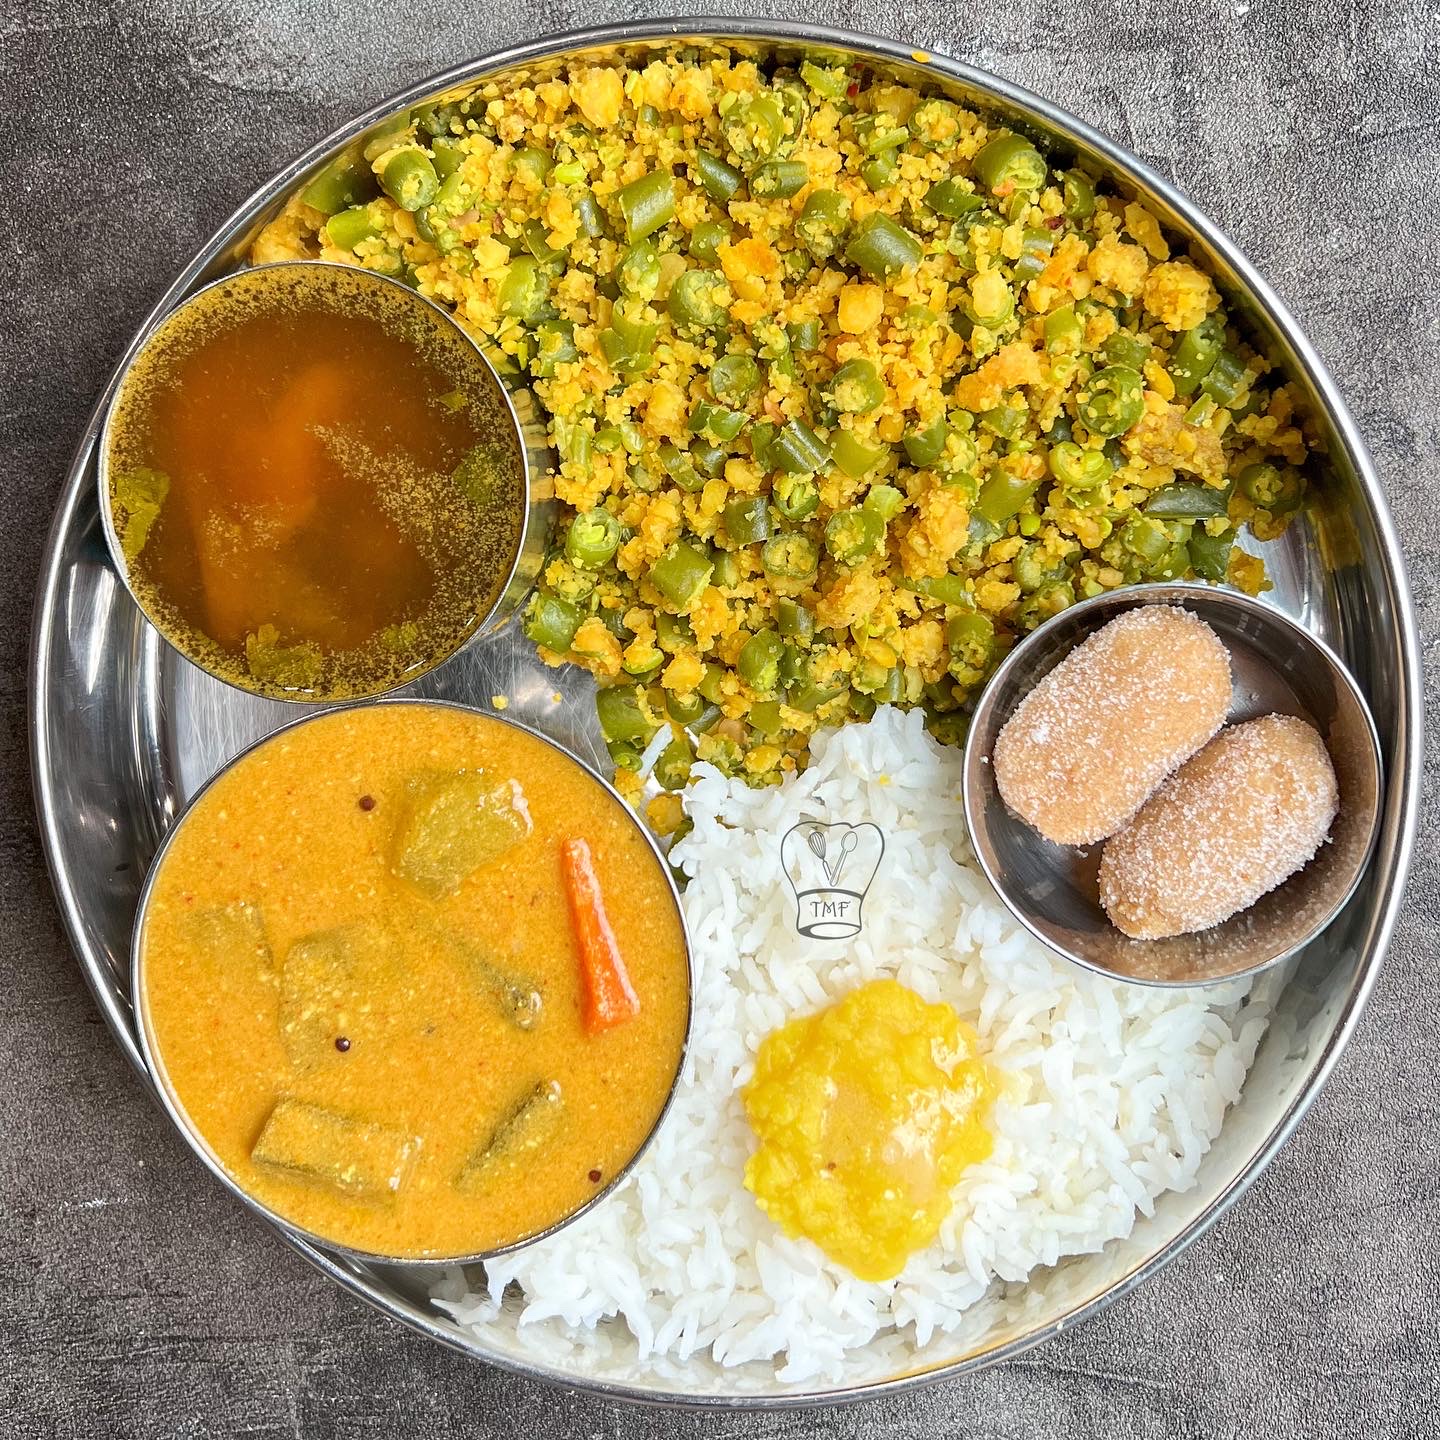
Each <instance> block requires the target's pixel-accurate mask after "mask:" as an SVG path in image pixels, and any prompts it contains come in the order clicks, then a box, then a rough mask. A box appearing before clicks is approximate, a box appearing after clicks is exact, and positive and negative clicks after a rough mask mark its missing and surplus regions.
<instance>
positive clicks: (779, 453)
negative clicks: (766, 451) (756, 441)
mask: <svg viewBox="0 0 1440 1440" xmlns="http://www.w3.org/2000/svg"><path fill="white" fill-rule="evenodd" d="M769 458H770V463H771V464H772V465H775V466H776V467H778V468H779V469H781V470H784V471H786V472H787V473H789V474H791V475H800V474H807V473H810V472H812V471H815V470H819V469H822V468H823V467H824V466H825V465H827V464H828V463H829V462H830V451H829V449H828V448H827V447H826V445H825V443H824V441H822V440H821V439H820V437H819V436H818V435H816V433H815V432H814V431H813V430H812V429H811V428H810V427H809V426H808V425H807V424H805V422H804V421H803V420H787V421H786V422H785V424H784V425H782V426H781V427H780V433H779V434H778V435H776V437H775V439H774V441H773V442H772V443H771V445H770V457H769Z"/></svg>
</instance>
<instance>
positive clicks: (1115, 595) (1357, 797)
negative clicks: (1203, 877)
mask: <svg viewBox="0 0 1440 1440" xmlns="http://www.w3.org/2000/svg"><path fill="white" fill-rule="evenodd" d="M1141 605H1179V606H1181V607H1182V608H1184V609H1185V610H1188V611H1189V612H1190V613H1191V614H1192V615H1196V616H1198V617H1199V618H1200V619H1201V620H1204V621H1205V622H1206V624H1208V625H1209V626H1210V627H1211V628H1212V629H1213V630H1214V631H1215V632H1216V634H1218V635H1219V637H1220V639H1221V641H1222V642H1223V643H1224V645H1225V648H1226V649H1227V650H1228V651H1229V652H1230V668H1231V673H1232V676H1233V686H1234V688H1233V691H1232V695H1231V702H1230V714H1229V722H1230V723H1231V724H1234V723H1237V722H1239V721H1242V720H1252V719H1255V718H1256V717H1257V716H1260V715H1270V714H1277V713H1278V714H1284V715H1298V716H1299V717H1300V718H1301V719H1303V720H1308V721H1309V722H1310V723H1311V724H1312V725H1314V726H1315V728H1316V729H1317V730H1318V731H1319V732H1320V734H1321V735H1322V736H1323V737H1324V739H1325V743H1326V746H1327V748H1328V749H1329V751H1330V758H1331V761H1332V762H1333V764H1334V766H1335V776H1336V780H1337V781H1338V783H1339V788H1340V812H1339V815H1338V816H1337V817H1336V820H1335V824H1334V826H1333V828H1332V830H1331V833H1330V840H1329V843H1328V844H1326V845H1325V846H1324V847H1322V849H1321V851H1320V853H1319V855H1317V856H1316V857H1315V859H1314V860H1312V861H1311V862H1310V864H1309V865H1307V866H1306V867H1305V868H1304V869H1303V870H1301V871H1299V872H1298V873H1297V874H1295V875H1292V876H1291V877H1290V879H1289V880H1287V881H1285V883H1284V884H1283V885H1280V886H1278V887H1277V888H1276V889H1274V890H1272V891H1270V892H1269V893H1268V894H1266V895H1263V896H1261V898H1260V899H1259V900H1257V901H1256V902H1255V904H1254V905H1252V906H1251V907H1250V908H1249V909H1248V910H1243V911H1241V912H1240V914H1238V915H1234V916H1232V917H1231V918H1230V919H1229V920H1226V921H1225V922H1224V923H1223V924H1220V925H1216V926H1214V927H1213V928H1211V929H1209V930H1202V931H1197V932H1195V933H1193V934H1189V935H1177V936H1174V937H1172V938H1170V939H1165V940H1131V939H1129V938H1128V937H1127V936H1125V935H1122V934H1121V933H1120V931H1118V930H1117V929H1116V928H1115V927H1114V926H1113V925H1112V924H1111V923H1110V921H1109V919H1108V918H1107V917H1106V915H1105V912H1104V910H1103V909H1101V906H1100V901H1099V898H1098V889H1097V881H1096V876H1097V872H1098V870H1099V866H1100V852H1101V850H1102V848H1103V845H1102V844H1095V845H1090V846H1084V847H1073V846H1065V845H1056V844H1054V843H1053V842H1052V841H1049V840H1046V839H1045V838H1044V836H1042V835H1041V834H1039V832H1038V831H1036V830H1033V829H1031V827H1030V826H1029V825H1027V824H1026V823H1025V822H1024V821H1023V820H1021V819H1019V818H1018V817H1017V816H1015V815H1013V814H1012V813H1011V812H1010V810H1009V809H1008V808H1007V807H1006V805H1005V802H1004V801H1003V800H1002V799H1001V797H1000V791H999V788H998V787H997V785H996V783H995V771H994V766H993V765H992V764H991V756H992V755H993V754H994V750H995V740H996V737H997V736H998V735H999V733H1000V730H1001V728H1002V727H1003V726H1004V724H1005V722H1006V721H1007V720H1008V719H1009V718H1010V716H1011V715H1012V714H1013V713H1014V711H1015V707H1016V706H1017V705H1018V704H1019V703H1020V701H1021V700H1022V699H1023V698H1024V697H1025V696H1026V695H1027V694H1028V693H1029V692H1030V691H1031V690H1032V689H1034V687H1035V686H1036V685H1037V684H1038V683H1039V682H1040V680H1042V679H1043V678H1044V677H1045V676H1046V675H1047V674H1048V673H1049V672H1050V671H1051V670H1053V669H1054V668H1055V666H1056V665H1058V664H1059V663H1060V661H1061V660H1063V659H1064V658H1065V656H1066V655H1068V654H1069V653H1070V651H1071V650H1073V649H1074V648H1075V646H1076V645H1078V644H1079V643H1080V642H1081V641H1082V640H1084V639H1085V638H1086V637H1087V636H1089V635H1091V634H1093V633H1094V632H1095V631H1096V630H1098V629H1100V627H1101V626H1102V625H1104V624H1106V623H1107V622H1108V621H1110V620H1113V619H1114V618H1115V617H1116V616H1117V615H1121V614H1123V613H1124V612H1125V611H1127V610H1133V609H1135V608H1136V607H1137V606H1141ZM1095 759H1096V763H1097V764H1100V765H1103V764H1104V763H1105V756H1104V755H1097V756H1096V757H1095ZM1380 781H1381V759H1380V741H1379V738H1378V737H1377V735H1376V733H1375V722H1374V720H1373V719H1372V718H1371V715H1370V709H1369V707H1368V706H1367V705H1366V703H1365V700H1364V697H1363V696H1362V695H1361V693H1360V689H1359V687H1358V686H1357V685H1356V683H1355V681H1354V680H1353V679H1352V678H1351V676H1350V672H1349V671H1348V670H1346V668H1345V667H1344V665H1342V664H1341V663H1340V660H1339V658H1338V657H1337V656H1336V654H1335V652H1334V651H1333V650H1331V649H1330V648H1329V646H1327V645H1325V644H1324V643H1323V642H1322V641H1320V640H1318V639H1316V637H1315V636H1314V635H1312V634H1311V633H1310V632H1309V631H1308V630H1306V629H1305V628H1304V627H1303V626H1301V625H1300V624H1298V623H1297V622H1296V621H1294V620H1292V619H1290V617H1289V616H1287V615H1285V614H1283V613H1281V612H1280V611H1279V610H1277V609H1275V608H1274V607H1273V606H1271V605H1267V604H1265V603H1264V602H1263V601H1261V600H1254V599H1251V598H1250V596H1248V595H1245V594H1242V593H1241V592H1239V591H1237V590H1228V589H1216V588H1212V587H1210V586H1207V585H1201V584H1175V585H1138V586H1135V587H1133V588H1131V589H1127V590H1118V591H1112V592H1109V593H1107V594H1104V595H1097V596H1095V598H1094V599H1092V600H1086V601H1083V602H1082V603H1080V604H1079V605H1073V606H1071V607H1070V608H1069V609H1068V610H1063V611H1061V613H1060V614H1059V615H1056V616H1055V617H1054V618H1053V619H1051V620H1048V621H1047V622H1046V623H1045V624H1044V625H1042V626H1040V628H1039V629H1037V630H1036V631H1034V633H1033V634H1031V635H1028V636H1026V638H1025V639H1024V640H1022V641H1021V642H1020V643H1019V644H1018V645H1017V646H1016V647H1015V648H1014V650H1012V651H1011V652H1010V654H1009V655H1008V656H1007V657H1006V659H1005V661H1004V663H1003V664H1002V665H1001V666H1000V668H999V669H998V670H997V671H996V672H995V675H994V676H993V678H992V679H991V681H990V683H989V685H988V686H987V687H986V689H985V691H984V693H983V694H982V695H981V697H980V702H979V704H978V706H977V707H976V711H975V716H974V720H973V721H972V723H971V728H970V734H969V738H968V740H967V741H966V745H965V768H964V786H965V820H966V824H967V825H968V827H969V830H970V839H971V842H972V844H973V845H974V847H975V855H976V858H977V859H978V860H979V861H980V864H981V867H982V868H983V869H984V871H985V873H986V875H987V876H988V877H989V879H990V883H991V884H992V885H993V886H994V887H995V889H996V891H997V892H998V893H999V895H1000V898H1001V899H1002V900H1003V901H1004V902H1005V904H1006V906H1007V907H1008V908H1009V909H1010V912H1011V913H1012V914H1013V915H1014V916H1015V918H1016V919H1017V920H1019V921H1020V923H1021V924H1022V925H1024V926H1025V928H1026V929H1027V930H1029V931H1030V933H1031V934H1032V935H1034V936H1035V937H1036V939H1038V940H1041V941H1043V942H1044V943H1045V944H1046V945H1048V946H1049V947H1050V948H1051V949H1052V950H1055V951H1058V952H1059V953H1060V954H1061V955H1063V956H1065V958H1066V959H1068V960H1073V961H1074V962H1075V963H1076V964H1077V965H1083V966H1084V967H1085V968H1086V969H1087V970H1094V971H1096V972H1097V973H1099V974H1101V975H1107V976H1110V977H1112V978H1114V979H1119V980H1135V981H1139V982H1141V983H1142V984H1147V985H1165V986H1177V985H1208V984H1214V983H1218V982H1220V981H1226V980H1236V979H1240V978H1241V977H1244V976H1250V975H1254V974H1257V973H1258V972H1259V971H1261V970H1264V969H1267V968H1268V967H1269V966H1271V965H1278V964H1279V963H1280V962H1281V961H1283V960H1286V959H1288V958H1289V957H1290V956H1292V955H1294V954H1295V953H1296V952H1297V951H1298V950H1300V949H1301V948H1302V947H1304V946H1305V945H1308V944H1309V943H1310V941H1312V940H1313V939H1314V938H1315V937H1316V936H1317V935H1319V933H1320V932H1321V931H1322V930H1323V929H1324V928H1325V927H1326V926H1327V925H1328V924H1329V923H1330V922H1331V921H1332V920H1333V919H1334V918H1335V917H1336V916H1337V915H1338V914H1339V913H1340V911H1341V910H1342V909H1343V908H1344V905H1345V903H1346V901H1348V900H1349V899H1350V897H1351V895H1353V894H1354V893H1355V888H1356V886H1357V885H1358V884H1359V883H1360V879H1361V876H1362V875H1363V874H1364V871H1365V865H1366V863H1367V861H1368V860H1369V858H1370V852H1371V849H1372V848H1373V846H1374V844H1375V838H1376V835H1377V833H1378V830H1379V822H1380Z"/></svg>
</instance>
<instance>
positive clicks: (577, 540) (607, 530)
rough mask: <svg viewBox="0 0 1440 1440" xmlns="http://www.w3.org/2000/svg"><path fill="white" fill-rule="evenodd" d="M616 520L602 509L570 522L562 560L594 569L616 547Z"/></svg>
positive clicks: (617, 541)
mask: <svg viewBox="0 0 1440 1440" xmlns="http://www.w3.org/2000/svg"><path fill="white" fill-rule="evenodd" d="M620 536H621V525H620V521H619V520H618V519H617V518H616V517H615V516H614V515H612V514H611V513H610V512H609V511H608V510H606V509H605V508H604V507H603V506H602V507H600V508H598V509H595V510H587V511H586V512H585V513H584V514H581V515H577V516H576V517H575V518H574V519H573V520H572V521H571V522H570V529H569V530H568V531H567V532H566V535H565V557H566V559H568V560H569V561H570V563H571V564H572V565H578V566H580V568H581V569H582V570H598V569H599V568H600V567H601V566H602V565H604V564H605V562H606V561H607V560H609V559H610V557H611V556H612V555H613V554H614V553H615V552H616V551H617V550H618V549H619V548H620Z"/></svg>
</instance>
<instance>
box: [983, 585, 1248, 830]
mask: <svg viewBox="0 0 1440 1440" xmlns="http://www.w3.org/2000/svg"><path fill="white" fill-rule="evenodd" d="M1229 708H1230V657H1229V655H1228V653H1227V652H1226V650H1225V647H1224V646H1223V645H1222V644H1221V643H1220V640H1219V637H1218V636H1217V635H1216V634H1215V632H1214V631H1213V630H1212V629H1211V628H1210V627H1209V626H1208V625H1206V624H1205V622H1204V621H1203V620H1200V619H1198V618H1197V617H1196V616H1194V615H1192V614H1191V613H1190V612H1189V611H1188V610H1182V609H1180V608H1179V607H1178V606H1173V605H1143V606H1140V607H1139V608H1137V609H1134V610H1129V611H1127V612H1126V613H1125V614H1123V615H1121V616H1119V617H1118V618H1117V619H1114V620H1112V621H1110V623H1109V624H1108V625H1106V626H1104V627H1103V628H1102V629H1100V630H1097V631H1096V632H1095V634H1093V635H1092V636H1090V638H1089V639H1088V640H1086V641H1085V642H1084V643H1083V644H1081V645H1079V646H1077V647H1076V648H1075V649H1074V650H1073V651H1072V652H1071V653H1070V654H1069V655H1067V656H1066V657H1065V659H1064V660H1062V661H1061V662H1060V664H1059V665H1057V666H1056V667H1055V668H1054V669H1053V670H1052V671H1051V672H1050V673H1049V674H1048V675H1047V676H1046V677H1045V678H1044V679H1043V680H1042V681H1041V682H1040V683H1039V684H1038V685H1037V686H1036V687H1035V688H1034V689H1033V690H1032V691H1031V692H1030V693H1029V694H1028V695H1027V696H1026V697H1025V698H1024V700H1022V701H1021V702H1020V704H1019V705H1018V706H1017V707H1016V709H1015V713H1014V714H1013V715H1012V716H1011V717H1010V719H1009V720H1008V721H1007V722H1006V724H1005V727H1004V729H1002V730H1001V732H1000V736H999V738H998V740H997V741H996V743H995V781H996V784H997V785H998V786H999V787H1000V794H1001V796H1002V797H1003V799H1004V801H1005V803H1006V804H1007V805H1008V806H1009V807H1010V809H1011V810H1013V811H1014V812H1015V814H1017V815H1018V816H1019V817H1020V818H1021V819H1022V820H1024V821H1025V822H1026V823H1027V824H1029V825H1032V826H1033V827H1034V828H1035V829H1036V830H1038V831H1039V832H1040V833H1041V834H1042V835H1044V836H1045V838H1046V839H1047V840H1053V841H1055V842H1056V843H1057V844H1060V845H1088V844H1091V843H1093V842H1094V841H1096V840H1103V839H1105V837H1106V836H1107V835H1113V834H1114V833H1115V832H1116V831H1117V830H1118V829H1120V827H1121V826H1122V825H1124V824H1125V823H1126V821H1128V820H1129V819H1130V818H1131V817H1132V816H1133V815H1134V814H1135V812H1136V811H1137V810H1139V808H1140V807H1141V806H1142V805H1143V804H1144V803H1145V801H1146V800H1147V799H1148V798H1149V796H1150V794H1151V793H1152V792H1153V791H1154V789H1155V787H1156V786H1157V785H1158V784H1160V782H1161V781H1162V780H1164V779H1165V777H1166V776H1167V775H1169V774H1170V773H1171V772H1172V771H1173V770H1174V769H1175V768H1176V767H1177V766H1178V765H1180V764H1182V763H1183V762H1184V761H1185V760H1188V759H1189V758H1190V756H1191V755H1193V754H1194V753H1195V752H1196V751H1197V750H1198V749H1199V748H1200V747H1201V746H1202V745H1203V744H1205V742H1206V741H1207V740H1209V739H1210V738H1211V737H1212V736H1213V735H1214V734H1215V732H1216V731H1217V730H1219V728H1220V727H1221V725H1223V724H1224V723H1225V716H1226V713H1227V711H1228V710H1229Z"/></svg>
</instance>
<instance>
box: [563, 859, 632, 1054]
mask: <svg viewBox="0 0 1440 1440" xmlns="http://www.w3.org/2000/svg"><path fill="white" fill-rule="evenodd" d="M560 859H561V863H562V865H563V867H564V871H565V890H566V893H567V895H568V896H569V898H570V925H571V928H572V929H573V930H574V932H575V943H576V946H577V947H578V949H579V951H580V975H581V979H582V980H583V981H584V984H585V1028H586V1029H587V1030H589V1031H590V1032H591V1033H592V1034H596V1035H598V1034H600V1033H601V1032H602V1031H605V1030H609V1029H612V1028H613V1027H614V1026H616V1025H623V1024H624V1023H625V1021H627V1020H629V1019H630V1018H631V1017H632V1016H634V1015H638V1014H639V1013H640V997H639V996H638V995H637V994H636V993H635V987H634V986H633V985H632V984H631V983H630V976H629V975H628V974H627V973H626V971H625V962H624V961H623V960H622V959H621V958H620V947H619V945H618V944H617V943H616V941H615V932H614V931H613V930H612V929H611V928H610V921H609V919H608V918H607V916H606V914H605V904H604V901H603V900H602V899H601V896H600V880H599V877H598V876H597V875H596V874H595V862H594V860H593V859H592V857H591V855H590V845H589V843H588V842H587V841H585V840H582V839H571V840H563V841H561V843H560Z"/></svg>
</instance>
